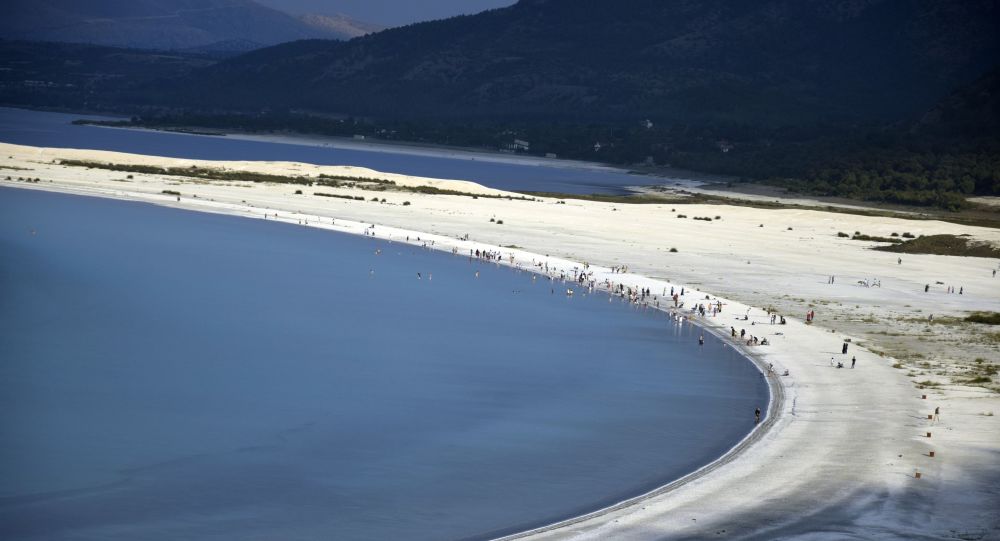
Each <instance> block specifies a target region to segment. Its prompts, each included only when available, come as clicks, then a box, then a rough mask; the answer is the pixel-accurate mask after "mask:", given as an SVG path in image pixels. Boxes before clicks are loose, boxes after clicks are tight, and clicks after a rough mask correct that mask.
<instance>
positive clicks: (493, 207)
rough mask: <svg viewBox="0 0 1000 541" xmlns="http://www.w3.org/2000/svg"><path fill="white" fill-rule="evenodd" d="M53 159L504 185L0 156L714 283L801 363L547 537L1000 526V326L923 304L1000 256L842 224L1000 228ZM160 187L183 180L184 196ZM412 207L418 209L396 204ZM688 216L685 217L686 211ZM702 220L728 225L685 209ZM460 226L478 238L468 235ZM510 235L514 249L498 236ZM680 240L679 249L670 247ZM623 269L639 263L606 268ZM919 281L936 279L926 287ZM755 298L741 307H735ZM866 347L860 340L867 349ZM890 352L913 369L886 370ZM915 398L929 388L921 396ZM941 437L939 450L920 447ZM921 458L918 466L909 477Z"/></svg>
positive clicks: (442, 242)
mask: <svg viewBox="0 0 1000 541" xmlns="http://www.w3.org/2000/svg"><path fill="white" fill-rule="evenodd" d="M57 159H76V160H96V161H102V162H114V163H141V164H156V165H159V166H164V167H189V166H191V165H198V166H199V167H217V168H218V167H225V168H227V169H242V170H253V171H258V172H265V173H269V174H284V175H305V174H310V175H314V176H315V175H317V174H319V173H326V174H339V175H351V176H366V175H372V176H377V177H379V178H389V179H392V180H394V181H396V182H397V183H398V184H400V185H409V186H414V185H434V186H436V187H439V188H442V189H451V190H457V191H463V192H469V193H478V194H482V195H506V194H504V193H503V192H498V191H496V190H491V189H489V188H484V187H481V186H478V185H475V184H471V183H465V182H460V181H441V180H430V179H418V178H414V177H405V176H403V175H388V174H381V173H375V172H371V171H369V170H362V169H360V168H350V169H345V168H338V167H316V166H312V165H306V164H293V163H270V162H268V163H261V162H198V161H194V160H176V159H167V158H155V157H143V156H133V155H124V154H115V153H107V152H95V151H72V150H60V149H37V148H31V147H20V146H15V145H5V144H2V145H0V166H2V167H4V168H5V169H0V178H6V177H7V176H8V175H9V176H11V177H12V180H10V181H6V180H3V181H0V185H4V186H18V187H29V188H36V189H47V190H56V191H63V192H71V193H83V194H92V195H100V196H104V197H115V198H122V199H132V200H141V201H150V202H155V203H159V204H164V205H170V206H177V207H182V208H189V209H195V210H204V211H210V212H223V213H229V214H235V215H241V216H247V217H258V218H263V217H264V215H265V214H267V215H268V218H269V219H273V218H274V216H275V213H277V215H278V217H279V219H282V220H284V221H289V222H291V223H303V224H306V223H308V225H310V226H319V227H325V228H331V229H336V230H341V231H348V232H353V233H359V234H360V233H361V232H363V231H364V230H365V227H366V225H365V224H368V225H370V224H378V225H377V226H376V227H375V234H376V235H377V236H379V237H382V238H386V237H391V238H393V240H397V241H398V240H404V239H405V238H406V236H410V237H411V241H412V239H414V238H415V237H417V236H419V237H420V238H421V241H420V242H421V243H423V242H431V241H433V243H434V246H433V247H434V248H437V249H442V250H447V251H451V250H452V249H455V250H458V251H459V252H460V253H468V250H469V249H476V248H486V249H492V250H499V251H501V252H502V253H504V254H505V255H506V254H508V253H512V254H513V255H514V256H515V261H516V262H517V263H520V264H523V265H531V264H532V261H534V262H543V261H547V262H548V263H549V266H550V269H559V270H558V271H556V272H569V273H571V272H572V268H573V267H574V266H575V267H581V266H582V264H583V263H584V262H588V263H590V265H591V270H593V271H595V279H596V281H597V282H598V283H601V282H603V281H604V280H605V279H610V280H612V281H614V282H619V283H624V284H626V285H629V286H633V287H635V286H638V287H649V288H650V289H651V290H652V292H653V293H654V294H657V295H659V294H661V293H662V290H663V288H668V289H669V287H671V285H672V286H674V287H676V288H680V287H681V286H683V287H685V288H686V289H687V290H688V294H687V295H685V297H684V298H683V300H684V301H685V302H686V306H687V307H690V306H691V305H692V304H693V303H695V302H698V301H700V302H705V301H704V297H705V295H706V294H709V295H710V296H711V298H712V300H715V299H716V298H717V297H716V295H719V296H720V297H721V298H722V302H724V303H725V306H724V310H723V312H722V313H721V314H720V315H718V316H717V317H714V318H712V317H708V318H700V317H699V318H698V320H699V322H700V323H703V324H705V325H707V326H715V327H719V328H720V329H721V330H722V332H723V333H724V334H725V335H726V336H728V335H729V327H730V326H731V325H732V326H735V327H736V329H737V331H739V330H740V329H742V328H745V329H746V330H747V332H748V333H749V334H753V335H755V336H758V337H761V338H764V337H766V338H767V339H768V340H769V341H771V342H772V344H771V345H769V346H757V347H753V348H750V349H751V350H752V353H753V354H754V355H755V356H756V357H757V358H758V359H759V361H760V362H762V363H765V364H767V363H773V364H774V367H775V370H776V371H777V372H778V373H781V372H783V371H784V370H786V369H787V370H789V372H790V376H789V377H778V378H773V380H774V381H780V382H781V383H782V384H783V392H784V396H785V400H784V402H783V405H782V408H781V411H780V412H779V415H776V416H775V417H774V418H773V419H774V421H773V422H774V425H773V427H771V428H770V430H767V431H761V432H758V433H756V434H757V435H756V436H755V437H754V439H755V441H753V442H752V445H750V446H749V448H748V449H746V450H745V451H744V452H743V453H742V454H741V455H740V456H739V457H737V458H736V459H735V460H731V461H729V462H726V463H724V464H720V465H718V466H717V467H715V468H714V469H712V470H711V471H710V472H708V473H707V474H706V475H701V476H698V477H697V478H696V479H693V480H690V481H689V482H686V483H682V484H679V486H676V487H673V488H672V489H671V490H669V491H667V492H665V493H662V494H658V495H654V496H651V497H649V498H646V499H644V500H642V501H640V502H637V503H636V504H635V505H632V506H629V507H627V508H625V509H619V510H614V511H610V512H607V513H602V514H599V515H598V516H595V517H592V518H589V519H587V520H584V521H580V522H574V523H572V524H569V525H565V526H563V527H560V528H555V529H551V530H546V531H544V532H539V533H537V534H536V536H537V537H539V538H542V537H544V538H554V539H568V538H576V539H607V538H614V539H662V538H666V539H680V538H707V537H712V538H724V539H750V538H759V539H775V538H799V539H845V538H856V539H870V538H883V539H924V538H925V539H949V538H969V539H991V538H1000V513H997V512H996V510H997V509H1000V395H998V394H997V393H996V392H993V391H990V390H986V389H983V388H980V387H973V386H968V385H962V384H961V381H964V380H965V379H967V376H968V375H969V374H971V371H972V370H973V368H971V367H975V366H977V365H976V364H975V362H974V359H975V358H981V359H984V362H985V363H998V362H1000V350H998V342H1000V340H996V341H993V339H992V338H991V336H993V335H991V334H989V331H982V330H979V329H970V328H966V326H964V325H962V324H959V323H949V324H934V325H929V324H927V323H925V320H926V318H927V316H928V315H929V314H931V313H933V314H935V318H936V320H937V321H942V320H944V321H949V320H948V317H949V316H951V317H958V316H964V314H965V313H967V312H968V311H972V310H994V311H1000V278H994V277H993V276H992V270H993V269H996V268H997V264H998V262H997V261H996V260H991V259H982V258H960V257H948V256H931V255H903V256H902V260H903V261H902V264H899V263H897V256H896V255H895V254H891V253H885V252H875V251H871V250H869V249H868V248H869V247H871V246H873V245H874V244H873V243H868V242H859V241H852V240H849V239H844V238H838V237H837V235H836V234H837V232H838V231H844V232H847V233H853V232H854V231H861V232H862V233H865V234H869V235H880V236H888V235H890V234H891V233H893V232H898V233H900V234H901V233H903V232H909V233H912V234H914V235H919V234H936V233H951V234H969V235H971V236H972V238H974V239H977V240H983V241H988V242H993V243H998V244H1000V231H997V230H993V229H985V228H978V227H969V226H960V225H955V224H950V223H944V222H938V221H908V220H901V219H892V218H880V217H866V216H857V215H849V214H833V213H827V212H821V211H811V210H798V209H796V210H762V209H753V208H746V207H731V206H718V205H677V204H666V205H622V204H610V203H597V202H587V201H575V200H567V201H566V202H565V203H560V202H558V201H556V200H554V199H540V200H538V201H520V200H506V199H494V198H486V197H479V198H478V199H473V198H472V197H462V196H443V195H425V194H417V193H399V192H391V191H389V192H377V193H376V192H371V191H365V190H357V189H348V188H323V189H319V188H317V189H311V188H304V189H303V192H304V194H303V195H295V194H294V192H295V190H296V189H298V188H301V187H300V186H293V185H288V184H262V183H256V184H254V183H249V182H210V181H205V180H201V179H185V178H182V177H175V176H162V175H148V174H139V173H132V176H133V178H132V179H128V178H126V177H127V173H124V172H117V171H108V170H100V169H86V168H82V167H67V166H61V165H58V164H56V163H53V160H57ZM18 177H22V178H39V179H40V182H38V183H26V182H23V181H18V180H17V178H18ZM163 190H173V191H177V192H180V193H181V196H180V200H179V201H178V198H177V197H176V196H172V195H165V194H163V193H161V192H162V191H163ZM313 191H324V192H331V193H342V194H345V195H362V196H364V197H365V199H370V198H371V197H373V196H376V195H377V196H378V197H379V198H380V199H381V198H384V199H386V203H376V202H371V201H355V200H346V199H335V198H328V197H318V196H314V195H311V194H312V193H313ZM404 201H408V202H410V204H409V205H405V206H404V205H403V202H404ZM679 214H683V215H686V216H687V218H684V219H679V218H678V217H677V215H679ZM706 216H707V217H711V218H715V217H716V216H718V217H719V219H713V220H712V221H702V220H693V219H692V218H693V217H706ZM491 218H492V219H494V220H502V221H503V224H502V225H498V224H497V223H496V222H495V221H491ZM331 221H332V222H333V223H331ZM761 225H763V227H761ZM25 227H26V230H27V228H30V224H25ZM39 234H44V232H39ZM466 234H467V235H468V236H469V239H470V240H469V241H464V240H459V237H464V235H466ZM505 246H507V247H509V246H516V248H500V247H505ZM672 247H674V248H676V249H677V252H676V253H674V252H670V248H672ZM546 256H551V257H546ZM623 264H624V265H628V267H629V274H626V275H622V274H611V273H610V272H609V270H608V268H609V267H611V266H614V265H623ZM831 275H833V276H836V280H835V282H834V283H833V284H829V283H828V281H829V276H831ZM866 279H867V280H869V282H871V281H873V280H874V279H878V280H879V281H880V283H881V287H864V286H861V285H858V281H859V280H866ZM937 282H942V284H937ZM925 285H930V286H931V287H930V291H929V292H927V293H925V292H924V286H925ZM948 286H955V288H956V290H957V289H958V288H959V287H961V288H963V294H962V295H959V294H957V293H954V294H952V293H947V292H946V291H947V290H946V288H947V287H948ZM569 287H574V286H569ZM699 289H700V290H702V291H698V290H699ZM707 292H711V293H707ZM661 303H662V301H661ZM769 306H773V307H774V308H775V309H776V310H777V311H778V312H779V313H782V314H785V315H786V317H787V318H788V324H787V325H784V326H780V325H775V326H772V325H770V324H769V323H768V322H767V321H768V320H767V319H766V315H765V312H764V311H763V308H766V307H769ZM750 307H753V308H750ZM748 309H749V310H750V312H749V314H750V319H749V320H748V321H737V320H736V319H735V317H736V316H737V315H739V316H742V315H743V314H745V313H747V310H748ZM810 309H812V310H815V312H816V323H815V324H813V325H811V326H807V325H806V324H805V323H804V322H803V321H802V319H803V317H804V315H805V313H806V311H808V310H810ZM956 321H957V320H956ZM751 324H752V325H751ZM779 333H781V334H779ZM956 336H958V337H959V339H960V340H956V338H955V337H956ZM846 338H850V339H851V340H852V343H851V345H850V350H849V352H848V354H847V355H846V356H844V355H841V353H840V351H841V345H842V344H843V342H844V340H845V339H846ZM859 341H860V342H863V343H864V344H865V345H866V347H859V346H858V342H859ZM876 351H879V352H883V353H884V352H888V353H889V355H885V356H881V355H879V354H878V353H876ZM853 355H856V356H857V360H858V366H857V368H855V369H853V370H852V369H850V368H845V369H837V368H831V367H830V365H829V361H830V357H835V358H837V359H838V360H846V361H847V362H848V366H849V362H850V358H851V357H852V356H853ZM893 356H895V357H893ZM896 363H899V364H898V366H901V368H893V365H894V364H896ZM980 364H982V363H980ZM994 379H996V377H995V376H994ZM923 380H932V381H938V382H942V383H943V385H940V386H935V387H933V388H928V389H924V390H919V389H918V388H917V386H916V382H918V381H923ZM922 394H927V396H928V398H927V399H926V400H924V399H921V395H922ZM935 406H940V407H941V419H940V420H939V421H929V420H928V419H927V414H928V413H930V412H932V411H933V409H934V407H935ZM986 412H994V413H996V414H998V415H997V416H989V415H984V413H986ZM748 423H752V412H748ZM928 431H930V432H931V433H932V436H931V437H930V438H928V437H927V436H926V433H927V432H928ZM932 450H933V451H934V452H935V455H936V456H935V457H933V458H931V457H930V456H928V455H929V451H932ZM664 452H665V453H666V452H670V450H669V449H665V450H664ZM916 471H920V472H921V474H922V478H921V479H916V478H915V477H914V474H915V472H916Z"/></svg>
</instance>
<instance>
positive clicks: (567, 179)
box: [0, 107, 673, 194]
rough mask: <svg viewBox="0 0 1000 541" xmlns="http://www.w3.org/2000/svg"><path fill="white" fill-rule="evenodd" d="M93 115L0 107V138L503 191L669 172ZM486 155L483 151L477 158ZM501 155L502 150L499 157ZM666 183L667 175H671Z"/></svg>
mask: <svg viewBox="0 0 1000 541" xmlns="http://www.w3.org/2000/svg"><path fill="white" fill-rule="evenodd" d="M79 118H100V117H94V116H93V115H74V114H65V113H49V112H42V111H28V110H23V109H10V108H3V107H0V141H2V142H4V143H14V144H18V145H30V146H39V147H55V148H85V149H93V150H112V151H116V152H131V153H134V154H150V155H154V156H168V157H172V158H189V159H200V160H271V161H293V162H304V163H314V164H319V165H354V166H361V167H369V168H371V169H375V170H376V171H382V172H386V173H401V174H407V175H417V176H425V177H431V178H448V179H459V180H471V181H473V182H478V183H480V184H484V185H486V186H490V187H492V188H498V189H501V190H510V191H536V192H562V193H581V194H590V193H602V194H626V193H629V190H627V189H626V187H627V186H636V185H643V184H665V183H667V182H668V180H670V179H665V178H659V177H650V176H643V175H632V174H629V173H628V172H626V171H623V170H619V169H611V168H598V167H581V166H579V164H575V163H574V162H566V161H557V160H552V161H551V162H548V163H547V164H545V161H537V160H536V162H532V163H509V162H498V161H495V159H496V158H497V156H492V157H491V156H482V155H480V156H479V158H478V159H469V158H471V157H472V155H469V154H467V153H458V156H464V157H465V159H463V158H461V157H455V156H437V155H417V154H413V153H410V152H407V151H405V150H404V149H400V150H399V151H397V152H394V151H393V149H392V147H388V146H384V147H380V148H378V149H367V150H366V149H357V148H332V147H320V146H310V145H301V144H290V143H276V142H263V141H244V140H240V139H234V138H231V137H215V136H199V135H182V134H177V133H168V132H159V131H141V130H124V129H111V128H103V127H98V126H74V125H73V124H71V122H72V121H73V120H76V119H79ZM484 158H485V159H484ZM505 158H506V157H505ZM671 183H673V181H672V180H671Z"/></svg>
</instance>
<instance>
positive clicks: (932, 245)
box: [874, 235, 1000, 257]
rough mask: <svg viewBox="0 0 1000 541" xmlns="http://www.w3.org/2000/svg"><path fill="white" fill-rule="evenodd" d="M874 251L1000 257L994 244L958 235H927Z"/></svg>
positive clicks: (999, 252)
mask: <svg viewBox="0 0 1000 541" xmlns="http://www.w3.org/2000/svg"><path fill="white" fill-rule="evenodd" d="M904 236H905V235H904ZM874 249H875V250H880V251H883V252H896V253H901V254H934V255H958V256H967V257H1000V249H997V248H996V247H995V246H993V245H992V244H990V243H988V242H979V241H974V240H970V239H968V238H966V237H961V236H958V235H927V236H921V237H917V238H915V239H910V240H907V241H904V242H902V243H900V244H895V245H892V246H879V247H876V248H874Z"/></svg>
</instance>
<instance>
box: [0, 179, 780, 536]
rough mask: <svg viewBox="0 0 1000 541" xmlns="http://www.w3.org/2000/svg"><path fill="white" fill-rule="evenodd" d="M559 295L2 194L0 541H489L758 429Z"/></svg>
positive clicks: (689, 341)
mask: <svg viewBox="0 0 1000 541" xmlns="http://www.w3.org/2000/svg"><path fill="white" fill-rule="evenodd" d="M376 249H381V250H382V254H381V255H376V254H375V250H376ZM372 270H373V271H374V275H372V274H371V272H370V271H372ZM476 271H479V273H480V275H479V277H478V278H476V276H475V272H476ZM417 272H420V273H421V279H419V280H418V279H417V277H416V274H417ZM561 288H565V286H564V285H563V286H560V285H559V284H558V283H551V282H549V281H548V280H547V279H545V278H539V279H537V280H533V279H532V275H531V274H529V273H526V272H519V271H515V270H511V269H508V268H502V267H497V266H495V265H492V264H488V263H481V262H478V261H470V260H469V259H468V258H466V257H457V256H451V255H447V254H442V253H437V252H430V251H426V250H424V249H420V248H416V247H413V246H410V245H404V244H400V243H395V244H393V243H388V242H385V241H378V240H375V239H371V238H367V237H357V236H350V235H343V234H336V233H331V232H325V231H318V230H314V229H309V228H304V227H298V226H294V225H288V224H278V223H274V222H265V221H261V220H251V219H245V218H237V217H229V216H220V215H211V214H203V213H196V212H188V211H182V210H177V209H168V208H162V207H156V206H152V205H145V204H139V203H128V202H120V201H112V200H103V199H96V198H85V197H77V196H68V195H59V194H50V193H42V192H34V191H29V190H15V189H0V538H3V539H74V540H76V539H95V540H98V539H100V540H107V539H129V540H131V539H144V540H157V539H165V540H166V539H170V540H172V539H216V538H218V539H283V540H293V539H317V538H323V539H399V538H405V539H458V538H467V537H488V536H490V535H495V534H498V533H505V532H511V531H514V530H518V529H522V528H525V527H528V526H534V525H540V524H542V523H546V522H549V521H552V520H555V519H559V518H564V517H567V516H571V515H574V514H578V513H580V512H584V511H587V510H592V509H595V508H597V507H600V506H602V505H604V504H608V503H612V502H614V501H618V500H621V499H623V498H625V497H628V496H632V495H636V494H638V493H640V492H642V491H644V490H647V489H650V488H652V487H654V486H657V485H660V484H662V483H664V482H667V481H669V480H672V479H675V478H677V477H679V476H681V475H683V474H684V473H687V472H689V471H691V470H693V469H695V468H697V467H699V466H700V465H703V464H705V463H707V462H709V461H711V460H712V459H714V458H715V457H717V456H718V455H720V454H721V453H723V452H725V451H726V450H727V449H728V448H729V447H731V446H732V445H733V444H734V443H735V442H736V441H738V440H739V439H741V438H742V437H743V436H744V435H745V433H746V432H747V431H749V429H750V428H752V423H753V421H752V417H753V415H752V411H753V409H754V407H756V406H761V407H762V409H763V407H764V405H765V403H766V400H767V389H766V385H765V383H764V381H763V378H762V377H761V375H760V373H759V372H758V371H757V370H756V369H754V368H753V367H752V366H751V365H750V363H749V362H748V361H746V360H745V359H743V358H741V357H739V356H738V355H736V354H735V353H734V352H733V351H732V350H731V349H730V348H728V347H726V346H725V345H724V344H722V343H720V342H719V341H717V340H715V339H714V338H712V337H707V338H708V340H707V343H706V345H705V346H704V347H698V345H697V340H696V337H697V334H698V331H697V330H694V329H691V328H690V327H685V328H683V329H678V328H677V327H676V326H674V325H673V324H672V323H670V322H668V320H667V319H666V318H665V316H663V315H662V314H655V313H653V312H651V311H641V310H638V309H636V308H633V307H630V306H627V305H624V304H622V303H620V302H619V301H617V300H614V301H612V302H609V301H608V297H607V296H606V295H601V294H596V295H589V296H588V295H577V296H575V297H572V298H567V297H566V296H564V295H558V294H553V293H552V291H553V290H554V291H556V292H558V291H559V290H560V289H561Z"/></svg>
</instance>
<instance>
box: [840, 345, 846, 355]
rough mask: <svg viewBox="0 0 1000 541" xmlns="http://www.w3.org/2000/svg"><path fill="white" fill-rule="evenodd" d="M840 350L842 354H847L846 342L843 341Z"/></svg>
mask: <svg viewBox="0 0 1000 541" xmlns="http://www.w3.org/2000/svg"><path fill="white" fill-rule="evenodd" d="M840 352H841V353H842V354H844V355H847V342H844V347H843V348H841V350H840Z"/></svg>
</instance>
